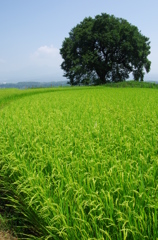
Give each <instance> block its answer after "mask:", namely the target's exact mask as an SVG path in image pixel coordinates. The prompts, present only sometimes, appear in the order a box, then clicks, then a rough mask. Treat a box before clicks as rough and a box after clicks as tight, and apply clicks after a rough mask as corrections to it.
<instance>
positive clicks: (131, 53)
mask: <svg viewBox="0 0 158 240" xmlns="http://www.w3.org/2000/svg"><path fill="white" fill-rule="evenodd" d="M60 53H61V55H62V57H63V59H64V61H63V63H62V64H61V68H62V69H63V70H64V72H65V74H64V76H65V77H67V78H68V79H69V83H70V84H71V85H76V84H79V83H81V84H84V81H85V79H89V81H90V83H98V84H100V83H102V84H103V83H106V82H107V81H111V82H120V81H124V80H125V79H127V78H128V77H129V74H130V73H133V76H134V79H135V80H141V81H143V77H144V69H145V70H146V71H147V72H149V71H150V64H151V63H150V61H149V60H148V59H147V56H148V55H149V53H150V42H149V38H147V37H145V36H143V35H142V34H141V33H140V32H139V30H138V28H137V27H136V26H133V25H131V24H130V23H128V22H127V21H126V20H124V19H121V18H116V17H114V16H113V15H112V16H110V15H108V14H102V15H97V16H96V17H95V18H94V19H93V18H91V17H89V18H85V19H84V20H83V21H82V22H81V23H80V24H78V25H77V26H76V27H74V28H73V29H72V30H71V32H70V33H69V37H68V38H65V40H64V42H63V44H62V48H61V49H60Z"/></svg>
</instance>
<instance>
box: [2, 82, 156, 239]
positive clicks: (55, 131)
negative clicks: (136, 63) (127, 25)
mask: <svg viewBox="0 0 158 240" xmlns="http://www.w3.org/2000/svg"><path fill="white" fill-rule="evenodd" d="M129 84H130V83H129ZM132 84H133V83H132ZM138 84H139V83H138ZM115 86H117V87H118V89H117V88H116V89H115V88H109V87H107V88H106V87H104V86H102V87H89V88H85V87H80V88H66V89H64V88H63V89H62V90H63V91H61V89H57V90H53V89H46V90H45V89H40V90H24V91H19V90H7V91H5V90H2V91H1V92H0V96H1V97H0V104H1V106H2V105H3V107H2V108H1V109H0V118H1V122H0V168H1V169H0V198H1V199H0V200H1V209H2V210H4V211H5V212H6V213H7V217H8V218H9V217H11V223H10V224H12V226H14V230H15V231H16V232H17V233H18V235H19V237H24V236H25V237H26V238H29V237H30V238H31V239H120V240H121V239H130V240H131V239H139V240H140V239H155V240H157V238H158V228H157V224H158V220H157V217H158V128H157V126H158V108H157V106H158V92H157V89H144V88H141V89H138V88H131V89H129V88H119V86H120V85H119V84H117V85H115ZM121 86H122V85H121ZM130 86H131V87H133V86H132V85H131V84H130ZM139 86H140V85H137V87H139ZM148 86H149V85H148ZM128 87H129V86H128ZM152 88H155V85H152ZM10 91H13V92H14V91H15V92H14V94H13V95H12V96H14V97H11V92H10ZM26 91H28V92H27V94H26ZM38 91H42V94H41V92H38ZM44 91H45V92H44ZM48 91H49V92H48ZM16 92H18V94H24V95H25V97H22V96H17V95H16ZM37 92H38V94H37ZM1 93H2V94H3V97H2V94H1ZM34 93H35V94H34ZM7 94H8V95H7ZM4 95H5V97H4ZM24 95H23V96H24ZM26 95H27V96H26ZM7 96H9V98H8V97H7ZM27 236H28V237H27Z"/></svg>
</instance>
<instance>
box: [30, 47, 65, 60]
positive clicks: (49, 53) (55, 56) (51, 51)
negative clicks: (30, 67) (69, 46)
mask: <svg viewBox="0 0 158 240" xmlns="http://www.w3.org/2000/svg"><path fill="white" fill-rule="evenodd" d="M31 60H32V61H34V62H36V63H40V64H42V63H43V64H52V63H53V64H55V63H56V62H59V61H60V62H61V56H60V53H59V49H58V48H55V47H54V46H53V45H51V46H47V45H45V46H41V47H39V48H38V49H37V50H36V51H35V52H34V53H33V54H31Z"/></svg>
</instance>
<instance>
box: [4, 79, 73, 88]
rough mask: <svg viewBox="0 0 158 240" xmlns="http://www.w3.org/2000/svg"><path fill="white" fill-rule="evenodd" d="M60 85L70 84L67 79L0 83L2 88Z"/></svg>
mask: <svg viewBox="0 0 158 240" xmlns="http://www.w3.org/2000/svg"><path fill="white" fill-rule="evenodd" d="M59 86H69V84H67V81H58V82H18V83H0V88H19V89H26V88H40V87H42V88H46V87H59Z"/></svg>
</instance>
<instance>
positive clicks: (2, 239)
mask: <svg viewBox="0 0 158 240" xmlns="http://www.w3.org/2000/svg"><path fill="white" fill-rule="evenodd" d="M0 240H17V238H15V237H13V236H12V235H11V234H10V233H9V232H5V231H0Z"/></svg>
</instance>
